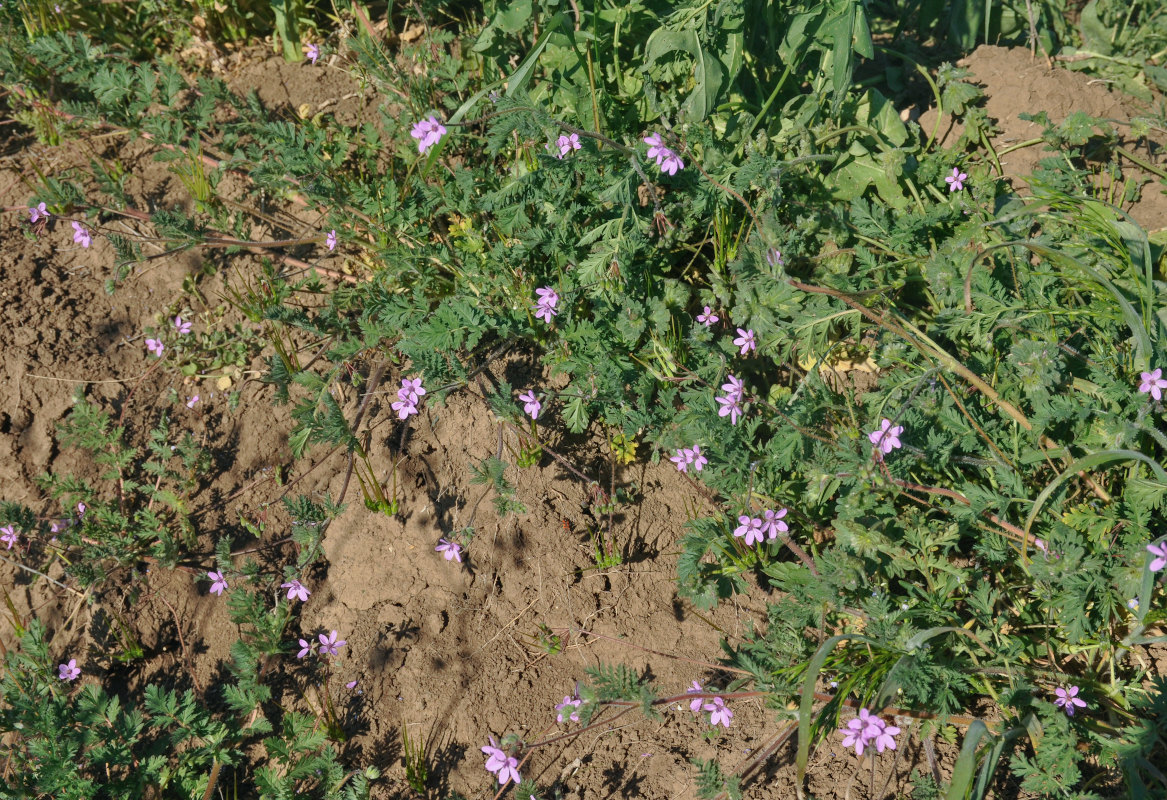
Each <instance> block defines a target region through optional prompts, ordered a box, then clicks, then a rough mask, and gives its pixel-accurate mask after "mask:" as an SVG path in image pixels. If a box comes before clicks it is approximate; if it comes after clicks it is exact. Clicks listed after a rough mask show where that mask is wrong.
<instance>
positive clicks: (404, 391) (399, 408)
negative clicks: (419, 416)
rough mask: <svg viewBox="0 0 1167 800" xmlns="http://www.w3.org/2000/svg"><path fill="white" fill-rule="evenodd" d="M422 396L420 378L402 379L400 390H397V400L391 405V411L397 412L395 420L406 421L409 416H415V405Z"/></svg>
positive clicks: (422, 390) (423, 391) (423, 392)
mask: <svg viewBox="0 0 1167 800" xmlns="http://www.w3.org/2000/svg"><path fill="white" fill-rule="evenodd" d="M424 394H425V389H423V388H422V385H421V378H413V379H410V378H402V379H401V388H400V389H398V390H397V400H396V401H395V402H393V403H392V404H391V407H392V408H393V410H394V411H396V412H397V418H398V419H407V418H408V417H409V416H410V415H412V414H416V413H417V403H418V401H419V400H420V398H421V397H422V395H424Z"/></svg>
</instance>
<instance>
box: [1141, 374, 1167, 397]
mask: <svg viewBox="0 0 1167 800" xmlns="http://www.w3.org/2000/svg"><path fill="white" fill-rule="evenodd" d="M1139 380H1140V383H1139V391H1140V392H1142V393H1143V394H1149V395H1151V397H1153V398H1155V399H1156V400H1162V399H1163V390H1164V389H1167V380H1164V379H1163V370H1161V369H1153V370H1151V371H1150V372H1142V373H1139Z"/></svg>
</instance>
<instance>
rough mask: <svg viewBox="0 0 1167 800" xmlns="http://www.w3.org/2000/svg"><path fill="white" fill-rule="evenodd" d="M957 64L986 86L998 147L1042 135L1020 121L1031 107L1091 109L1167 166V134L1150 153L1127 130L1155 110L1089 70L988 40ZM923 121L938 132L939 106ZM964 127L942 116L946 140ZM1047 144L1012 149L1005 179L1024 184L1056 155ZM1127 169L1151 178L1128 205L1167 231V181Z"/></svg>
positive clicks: (1059, 114)
mask: <svg viewBox="0 0 1167 800" xmlns="http://www.w3.org/2000/svg"><path fill="white" fill-rule="evenodd" d="M957 64H958V66H961V67H965V68H967V69H969V70H970V71H971V72H972V73H973V75H974V76H975V78H976V82H977V83H979V84H980V85H981V86H983V87H984V91H985V94H986V96H987V100H986V102H985V111H986V112H987V113H988V116H989V118H990V119H991V120H993V121H995V122H996V124H997V126H998V127H999V128H1000V129H1001V133H1000V134H999V135H998V136H996V137H994V138H993V140H992V141H993V147H994V149H996V150H998V151H1000V150H1004V149H1006V148H1008V147H1009V146H1011V145H1015V144H1018V143H1020V142H1024V141H1028V140H1030V139H1034V138H1037V137H1039V136H1040V135H1041V130H1042V128H1041V126H1040V125H1038V124H1037V123H1035V122H1027V121H1026V120H1023V119H1021V118H1020V116H1019V115H1020V114H1021V113H1023V112H1028V113H1037V112H1038V111H1045V112H1047V113H1048V114H1049V117H1050V120H1051V121H1053V122H1055V123H1057V122H1061V121H1062V120H1064V119H1065V118H1066V117H1068V116H1069V115H1070V114H1071V113H1073V112H1075V111H1083V112H1085V113H1086V114H1089V115H1090V116H1092V117H1099V118H1102V119H1107V120H1111V121H1112V124H1115V125H1116V130H1117V132H1118V134H1119V138H1120V142H1121V143H1122V144H1123V145H1124V146H1126V147H1127V148H1129V149H1131V150H1134V151H1136V152H1137V153H1138V154H1139V155H1140V156H1141V157H1144V158H1147V159H1149V160H1150V161H1151V162H1152V163H1154V164H1156V165H1157V166H1159V167H1160V168H1162V167H1163V165H1164V164H1163V145H1164V142H1163V141H1162V138H1161V137H1160V140H1159V142H1158V144H1157V145H1155V146H1154V147H1153V149H1151V151H1150V152H1148V149H1147V146H1146V143H1145V142H1143V143H1140V142H1135V141H1133V140H1131V138H1130V136H1129V133H1130V130H1129V128H1128V127H1126V124H1127V123H1129V122H1130V120H1131V119H1133V118H1135V117H1138V116H1140V115H1145V114H1147V109H1146V108H1144V107H1142V106H1141V105H1140V104H1139V103H1138V102H1137V101H1135V100H1133V99H1131V98H1129V97H1127V96H1125V95H1121V94H1117V93H1114V92H1111V91H1110V90H1109V89H1107V87H1106V82H1105V81H1100V80H1097V79H1092V78H1091V77H1090V76H1089V75H1086V74H1083V73H1081V72H1073V71H1071V70H1068V69H1062V68H1059V67H1056V66H1055V67H1052V68H1051V67H1050V65H1049V63H1048V62H1047V61H1046V60H1045V58H1043V57H1042V56H1041V55H1040V54H1039V55H1038V57H1037V58H1033V57H1031V55H1030V53H1029V51H1028V50H1026V49H1024V48H1006V47H994V46H991V45H981V46H980V47H978V48H977V49H976V50H974V51H973V52H972V53H971V54H969V56H968V57H967V58H963V59H961V60H960V61H959V62H957ZM919 122H920V126H921V128H922V129H923V130H924V131H925V132H928V133H930V132H931V131H932V128H933V126H934V124H935V122H936V111H935V109H929V110H927V111H925V112H924V113H923V114H922V115H921V116H920V119H919ZM962 132H963V127H962V126H961V124H960V123H959V122H958V121H956V119H955V118H954V117H953V116H952V115H948V114H946V115H945V119H944V120H942V121H941V125H940V137H939V139H938V143H939V144H940V145H941V146H945V145H952V144H954V143H955V142H956V141H957V140H958V139H959V138H960V136H961V133H962ZM1043 148H1044V146H1043V145H1041V144H1038V145H1033V146H1030V147H1024V148H1021V149H1018V150H1014V151H1013V152H1011V153H1007V154H1006V155H1005V156H1004V157H1002V158H1001V168H1002V170H1003V171H1004V174H1005V176H1006V177H1008V178H1009V179H1010V180H1012V181H1013V183H1014V184H1015V185H1016V186H1018V188H1024V178H1023V177H1022V176H1025V175H1029V174H1030V173H1031V172H1032V171H1033V168H1034V167H1035V166H1036V165H1037V162H1038V161H1040V160H1041V159H1043V158H1047V157H1049V156H1050V155H1052V152H1051V151H1049V150H1045V149H1043ZM1123 169H1124V171H1125V172H1126V173H1127V174H1128V175H1129V176H1130V178H1131V179H1132V180H1135V181H1138V182H1140V183H1141V182H1143V181H1146V184H1145V185H1144V186H1143V189H1142V192H1141V193H1140V196H1139V198H1138V199H1137V200H1136V202H1134V203H1130V204H1128V205H1127V206H1126V207H1125V208H1124V210H1125V211H1127V212H1128V213H1129V214H1130V215H1131V216H1132V217H1133V218H1134V219H1135V220H1136V221H1137V222H1138V223H1139V224H1140V225H1142V226H1143V227H1144V228H1146V229H1147V230H1148V231H1156V230H1161V229H1164V228H1167V181H1162V180H1160V179H1158V178H1156V177H1155V176H1153V175H1149V174H1147V173H1145V172H1143V171H1142V170H1140V169H1138V168H1137V167H1135V166H1134V165H1132V164H1130V163H1129V162H1126V163H1124V167H1123Z"/></svg>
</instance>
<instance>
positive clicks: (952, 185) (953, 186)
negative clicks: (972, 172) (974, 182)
mask: <svg viewBox="0 0 1167 800" xmlns="http://www.w3.org/2000/svg"><path fill="white" fill-rule="evenodd" d="M966 180H968V175H966V174H965V173H963V172H961V171H960V168H959V167H953V168H952V174H951V175H949V176H948V177H947V178H945V179H944V182H945V183H947V184H948V191H950V192H959V191H960V190H961V189H963V188H964V182H965V181H966Z"/></svg>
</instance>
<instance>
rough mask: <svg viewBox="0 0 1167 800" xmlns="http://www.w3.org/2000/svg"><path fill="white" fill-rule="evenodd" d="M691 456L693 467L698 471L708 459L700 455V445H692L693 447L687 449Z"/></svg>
mask: <svg viewBox="0 0 1167 800" xmlns="http://www.w3.org/2000/svg"><path fill="white" fill-rule="evenodd" d="M689 453H690V455H691V456H692V463H693V469H694V470H696V471H697V472H700V471H701V469H702V467H704V466H705V465H706V464H708V463H709V459H707V458H706V457H705V456H703V455H701V447H700V445H696V444H695V445H693V449H692V450H690V451H689Z"/></svg>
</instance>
